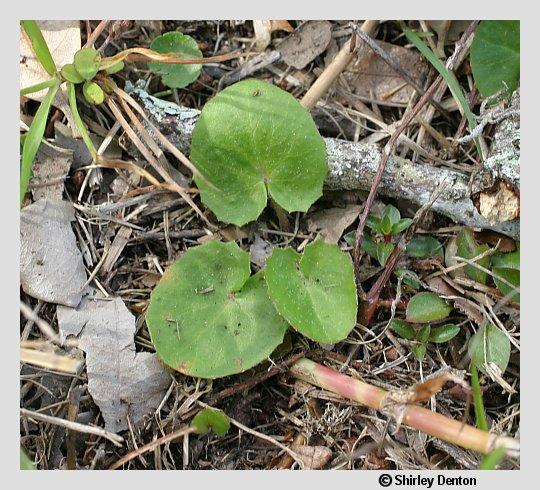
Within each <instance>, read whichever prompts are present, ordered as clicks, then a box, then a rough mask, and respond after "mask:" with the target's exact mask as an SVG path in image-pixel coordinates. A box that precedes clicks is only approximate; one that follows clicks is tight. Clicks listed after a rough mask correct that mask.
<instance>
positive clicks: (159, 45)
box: [20, 20, 202, 204]
mask: <svg viewBox="0 0 540 490" xmlns="http://www.w3.org/2000/svg"><path fill="white" fill-rule="evenodd" d="M21 26H22V28H23V29H24V31H25V33H26V34H27V36H28V38H29V40H30V43H31V45H32V49H33V51H34V53H35V54H36V57H37V59H38V60H39V62H40V63H41V65H42V66H43V68H44V69H45V71H46V72H47V73H48V74H49V75H50V76H51V78H50V79H49V80H45V81H43V82H40V83H38V84H36V85H32V86H31V87H25V88H23V89H22V90H21V91H20V93H21V95H28V94H31V93H34V92H39V91H41V90H43V89H48V91H47V94H46V96H45V98H44V99H43V101H42V102H41V105H40V106H39V108H38V110H37V112H36V115H35V116H34V119H33V121H32V124H31V126H30V129H29V131H28V134H27V137H26V138H25V140H24V143H23V149H22V157H21V179H20V203H21V204H22V202H23V199H24V196H25V194H26V191H27V189H28V183H29V182H30V178H31V176H32V164H33V162H34V159H35V157H36V154H37V151H38V148H39V146H40V145H41V141H42V139H43V135H44V132H45V127H46V122H47V118H48V115H49V111H50V108H51V106H52V103H53V101H54V98H55V96H56V94H57V92H58V89H59V88H60V86H61V85H62V84H64V83H65V84H66V86H67V93H68V100H69V105H70V108H71V111H72V113H73V120H74V122H75V124H76V126H77V129H78V130H79V132H80V133H81V136H82V139H83V141H84V143H85V145H86V146H87V147H88V151H89V152H90V154H91V155H92V158H93V159H94V161H95V160H96V159H97V151H96V149H95V147H94V145H93V143H92V140H91V139H90V136H89V134H88V131H87V129H86V126H85V125H84V123H83V121H82V119H81V117H80V115H79V111H78V108H77V100H76V97H75V86H76V85H80V84H83V87H82V93H83V96H84V97H85V99H86V100H87V101H88V102H89V103H90V104H93V105H99V104H102V103H103V102H104V101H105V100H106V97H107V95H106V94H107V87H110V86H111V85H112V82H110V79H109V78H107V77H109V76H110V75H111V74H113V73H117V72H118V71H120V70H122V69H123V67H124V61H125V60H127V58H128V56H130V55H131V54H137V55H139V56H143V57H145V58H146V59H148V60H159V61H160V62H159V63H157V64H156V65H152V67H153V68H155V70H156V71H157V72H158V73H159V74H161V75H162V76H163V78H164V81H165V83H166V82H167V81H169V82H170V83H172V84H173V85H171V86H175V87H179V86H185V85H187V83H190V81H193V80H195V79H196V78H197V77H198V76H199V73H200V70H201V68H200V63H199V62H198V60H199V59H202V54H201V52H200V51H199V50H198V49H197V48H196V43H195V41H194V40H193V39H191V38H190V37H189V36H184V35H183V34H180V33H167V34H165V35H163V36H160V38H158V39H156V40H155V46H156V50H153V49H143V48H130V49H127V50H125V51H122V52H120V53H118V54H117V55H115V56H112V57H109V58H102V57H101V55H100V54H99V52H98V51H97V50H95V49H93V48H82V49H80V50H79V51H77V52H76V53H75V55H74V58H73V63H68V64H66V65H64V66H62V67H61V68H60V70H58V69H57V67H56V64H55V63H54V60H53V58H52V56H51V53H50V50H49V48H48V46H47V43H46V42H45V39H44V37H43V34H42V32H41V30H40V28H39V25H38V24H37V22H36V21H34V20H23V21H21ZM193 45H195V46H193ZM163 50H166V51H167V54H161V53H162V52H163ZM158 51H160V52H158ZM194 61H195V63H194ZM150 64H152V63H150ZM152 67H151V69H152ZM166 67H169V68H166ZM188 78H189V81H187V82H186V80H187V79H188ZM182 83H184V85H182Z"/></svg>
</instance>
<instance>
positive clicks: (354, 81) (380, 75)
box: [344, 41, 429, 106]
mask: <svg viewBox="0 0 540 490" xmlns="http://www.w3.org/2000/svg"><path fill="white" fill-rule="evenodd" d="M377 44H378V45H379V46H380V47H381V48H382V49H384V50H385V51H386V52H387V53H388V54H389V55H390V56H391V57H392V58H393V59H394V60H396V61H397V62H398V63H399V65H400V66H401V67H402V68H403V69H404V70H405V71H407V72H408V73H409V75H411V77H412V78H414V79H415V80H417V81H419V82H420V84H421V81H422V80H424V79H425V78H426V76H427V74H428V72H429V67H428V65H427V63H426V61H425V59H424V58H423V57H422V56H421V55H420V54H419V53H417V52H416V51H414V50H412V49H407V48H404V47H402V46H396V45H394V44H390V43H385V42H383V41H377ZM362 49H363V50H364V51H363V52H364V53H365V54H364V55H363V56H359V57H358V60H359V61H358V62H357V63H354V64H351V65H350V66H349V68H348V69H347V70H346V71H345V72H344V76H345V80H346V81H347V83H348V85H349V86H350V87H351V88H352V91H353V93H354V94H355V95H357V96H359V97H361V98H363V99H364V100H369V101H372V100H373V101H374V102H375V103H376V104H380V105H398V106H403V105H407V104H408V103H409V101H410V99H411V97H412V95H413V92H414V88H413V87H411V86H410V85H409V84H408V83H407V82H406V81H405V80H403V78H401V75H400V74H399V73H397V72H396V71H394V70H393V69H392V68H391V67H390V66H388V65H387V64H386V63H385V62H384V61H383V60H382V59H381V57H380V56H379V55H378V54H376V53H375V52H373V51H372V50H371V48H370V47H369V46H367V45H366V44H364V45H363V47H362Z"/></svg>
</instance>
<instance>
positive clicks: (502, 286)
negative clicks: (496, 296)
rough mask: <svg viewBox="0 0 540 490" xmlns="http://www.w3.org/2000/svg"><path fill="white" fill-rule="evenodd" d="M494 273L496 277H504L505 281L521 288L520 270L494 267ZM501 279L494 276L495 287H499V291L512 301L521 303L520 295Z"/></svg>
mask: <svg viewBox="0 0 540 490" xmlns="http://www.w3.org/2000/svg"><path fill="white" fill-rule="evenodd" d="M492 272H493V274H495V275H496V276H499V277H502V278H503V279H505V280H506V281H508V282H509V283H510V284H512V285H514V286H516V287H517V288H519V283H520V271H519V269H511V268H509V267H493V269H492ZM499 277H495V276H493V280H494V281H495V285H496V286H497V289H498V290H499V291H500V292H501V293H503V294H504V295H505V296H508V297H509V298H510V299H511V300H512V301H516V302H517V303H519V293H518V292H517V291H516V290H515V289H513V288H512V287H511V286H509V285H508V284H506V283H505V282H503V281H501V279H499Z"/></svg>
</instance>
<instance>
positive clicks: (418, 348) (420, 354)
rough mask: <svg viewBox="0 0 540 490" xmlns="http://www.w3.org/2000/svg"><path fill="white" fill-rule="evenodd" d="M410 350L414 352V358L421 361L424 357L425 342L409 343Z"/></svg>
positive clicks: (425, 350)
mask: <svg viewBox="0 0 540 490" xmlns="http://www.w3.org/2000/svg"><path fill="white" fill-rule="evenodd" d="M411 351H412V353H413V354H414V357H416V359H418V360H419V361H420V362H422V361H423V360H424V357H426V352H427V347H426V344H414V345H411Z"/></svg>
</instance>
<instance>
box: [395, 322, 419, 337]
mask: <svg viewBox="0 0 540 490" xmlns="http://www.w3.org/2000/svg"><path fill="white" fill-rule="evenodd" d="M390 328H391V329H392V330H393V331H394V332H395V333H397V334H398V335H399V336H400V337H401V338H403V339H406V340H413V339H414V338H415V337H416V330H415V329H414V328H413V327H412V326H411V325H409V324H408V323H407V322H406V321H404V320H400V319H399V318H394V319H393V320H392V322H391V323H390Z"/></svg>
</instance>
